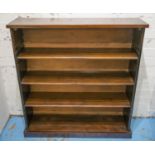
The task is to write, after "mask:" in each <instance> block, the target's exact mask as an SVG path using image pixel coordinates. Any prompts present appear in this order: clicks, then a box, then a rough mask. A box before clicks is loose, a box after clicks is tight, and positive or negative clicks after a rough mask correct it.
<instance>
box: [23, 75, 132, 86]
mask: <svg viewBox="0 0 155 155" xmlns="http://www.w3.org/2000/svg"><path fill="white" fill-rule="evenodd" d="M21 83H22V84H25V85H26V84H28V85H66V86H67V85H133V84H134V81H133V79H132V77H131V76H130V75H129V74H128V73H127V72H124V73H121V72H120V73H117V72H116V73H109V72H103V73H95V74H94V73H66V72H64V73H62V72H28V73H27V74H26V75H25V76H24V77H23V79H22V81H21Z"/></svg>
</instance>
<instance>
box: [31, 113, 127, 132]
mask: <svg viewBox="0 0 155 155" xmlns="http://www.w3.org/2000/svg"><path fill="white" fill-rule="evenodd" d="M28 131H32V132H34V131H41V132H54V133H64V134H65V133H104V132H111V133H113V132H118V133H119V132H129V130H128V129H127V127H126V125H125V122H124V119H123V117H122V116H118V117H116V116H115V117H114V116H107V117H106V116H96V117H94V116H79V117H78V116H74V115H73V116H72V117H70V116H64V115H62V116H61V115H60V116H52V115H51V116H49V115H38V116H37V115H36V116H34V117H33V118H32V120H31V122H30V124H29V128H28Z"/></svg>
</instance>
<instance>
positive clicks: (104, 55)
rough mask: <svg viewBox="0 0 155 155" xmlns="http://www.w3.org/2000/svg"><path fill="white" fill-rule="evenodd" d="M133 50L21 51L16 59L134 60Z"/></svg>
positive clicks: (135, 55) (134, 53)
mask: <svg viewBox="0 0 155 155" xmlns="http://www.w3.org/2000/svg"><path fill="white" fill-rule="evenodd" d="M137 58H138V57H137V54H136V52H135V51H134V50H133V49H35V48H34V49H33V48H30V49H23V50H22V51H21V52H20V54H19V55H18V59H123V60H124V59H125V60H136V59H137Z"/></svg>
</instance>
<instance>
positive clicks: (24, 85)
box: [7, 18, 148, 137]
mask: <svg viewBox="0 0 155 155" xmlns="http://www.w3.org/2000/svg"><path fill="white" fill-rule="evenodd" d="M7 27H8V28H10V31H11V36H12V44H13V51H14V57H15V62H16V68H17V75H18V81H19V88H20V94H21V98H22V105H23V111H24V118H25V124H26V128H25V132H24V135H25V136H65V137H67V136H73V137H131V135H132V133H131V130H130V122H131V117H132V109H133V103H134V96H135V90H136V83H137V77H138V69H139V63H140V58H141V52H142V44H143V37H144V31H145V28H147V27H148V24H147V23H145V22H144V21H142V20H140V19H135V18H128V19H127V18H120V19H109V18H105V19H102V18H97V19H93V18H89V19H85V18H83V19H78V18H77V19H46V18H45V19H39V18H38V19H37V18H17V19H15V20H14V21H12V22H11V23H9V24H8V25H7Z"/></svg>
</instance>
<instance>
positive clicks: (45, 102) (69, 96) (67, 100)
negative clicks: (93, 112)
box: [25, 92, 130, 108]
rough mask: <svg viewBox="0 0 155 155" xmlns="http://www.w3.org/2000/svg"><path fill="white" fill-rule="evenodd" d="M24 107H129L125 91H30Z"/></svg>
mask: <svg viewBox="0 0 155 155" xmlns="http://www.w3.org/2000/svg"><path fill="white" fill-rule="evenodd" d="M25 106H26V107H81V108H82V107H98V108H105V107H111V108H112V107H116V108H117V107H130V102H129V100H128V98H127V96H126V95H125V93H90V92H81V93H77V92H76V93H73V92H71V93H70V92H68V93H60V92H59V93H54V92H53V93H44V92H36V93H30V95H29V97H28V99H27V100H26V104H25Z"/></svg>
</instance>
